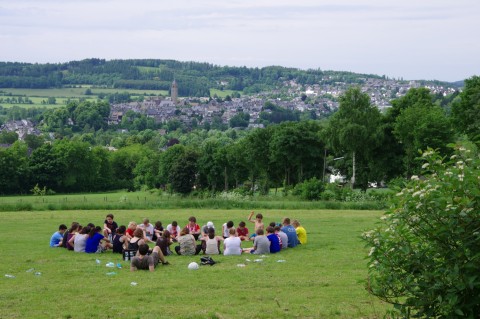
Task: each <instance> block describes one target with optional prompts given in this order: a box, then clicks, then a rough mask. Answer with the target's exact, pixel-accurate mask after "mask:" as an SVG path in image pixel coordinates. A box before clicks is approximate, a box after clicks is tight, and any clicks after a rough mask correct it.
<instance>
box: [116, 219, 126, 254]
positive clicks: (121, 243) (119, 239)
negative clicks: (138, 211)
mask: <svg viewBox="0 0 480 319" xmlns="http://www.w3.org/2000/svg"><path fill="white" fill-rule="evenodd" d="M126 230H127V229H126V227H125V226H124V225H122V226H120V227H118V228H117V231H116V232H115V235H113V241H112V246H113V249H112V251H113V252H114V253H117V254H122V253H123V250H124V249H125V247H126V246H127V242H128V240H127V236H126V235H125V232H126Z"/></svg>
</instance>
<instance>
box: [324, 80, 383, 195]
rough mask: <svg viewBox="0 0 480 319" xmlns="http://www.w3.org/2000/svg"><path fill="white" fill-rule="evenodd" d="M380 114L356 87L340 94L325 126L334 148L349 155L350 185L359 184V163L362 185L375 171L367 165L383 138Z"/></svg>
mask: <svg viewBox="0 0 480 319" xmlns="http://www.w3.org/2000/svg"><path fill="white" fill-rule="evenodd" d="M380 121H381V114H380V111H379V110H378V109H377V107H376V106H374V105H372V104H371V103H370V98H369V96H368V95H367V94H365V93H362V92H361V91H360V88H358V87H353V88H350V89H348V90H347V91H345V93H344V94H343V95H342V96H341V97H340V107H339V109H338V111H337V112H336V113H335V114H334V115H333V116H332V118H331V119H330V121H329V123H328V128H327V130H326V137H327V139H328V141H329V144H330V146H331V148H333V150H334V151H335V152H336V153H337V154H339V155H341V156H346V157H348V156H350V158H351V160H352V169H351V171H350V172H349V174H348V175H349V176H350V177H351V187H352V188H353V187H354V186H355V184H356V182H357V181H356V177H357V172H356V170H357V164H358V163H362V165H361V166H360V167H361V168H360V169H361V171H362V173H361V176H362V179H361V180H360V181H359V182H360V186H361V187H362V188H363V189H366V187H367V186H368V179H369V177H370V175H371V173H372V171H371V169H369V168H368V166H367V165H366V164H367V163H368V162H372V161H374V160H375V159H374V157H373V150H374V149H375V148H376V147H377V146H378V145H379V144H380V143H381V141H382V131H381V129H380Z"/></svg>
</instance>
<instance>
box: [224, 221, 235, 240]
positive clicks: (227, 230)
mask: <svg viewBox="0 0 480 319" xmlns="http://www.w3.org/2000/svg"><path fill="white" fill-rule="evenodd" d="M234 225H235V224H234V223H233V221H231V220H229V221H228V222H226V223H225V224H223V225H222V235H223V238H224V239H227V238H228V237H230V229H232V228H233V230H235V231H236V229H235V228H234V227H233V226H234Z"/></svg>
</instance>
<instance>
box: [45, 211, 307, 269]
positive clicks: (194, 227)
mask: <svg viewBox="0 0 480 319" xmlns="http://www.w3.org/2000/svg"><path fill="white" fill-rule="evenodd" d="M253 214H254V212H251V213H250V215H249V216H248V222H251V223H253V224H254V229H255V231H254V233H253V234H250V233H249V230H248V228H247V227H246V223H245V222H244V221H242V222H240V223H239V225H238V227H237V228H235V226H234V222H233V221H228V222H226V223H224V224H223V225H222V230H221V236H218V235H217V233H216V229H215V225H214V224H213V222H211V221H209V222H207V223H206V224H205V225H204V226H203V227H200V225H198V224H197V220H196V218H195V217H194V216H192V217H190V218H189V219H188V223H187V224H186V226H185V227H183V228H181V227H180V226H179V225H178V223H177V221H173V222H172V223H171V224H169V225H168V226H167V227H166V228H164V227H163V225H162V222H160V221H157V222H156V223H155V224H154V225H152V224H150V221H149V219H148V218H145V219H144V220H143V222H142V223H141V224H138V225H137V223H136V222H133V221H132V222H130V223H129V224H128V226H127V227H125V226H124V225H121V226H118V224H117V223H116V222H115V221H114V216H113V214H108V215H107V216H106V218H105V221H104V224H103V227H101V226H95V225H94V224H88V225H87V226H81V225H80V224H79V223H78V222H73V223H72V225H71V227H70V228H69V229H67V226H66V225H64V224H62V225H60V227H59V230H58V231H57V232H55V233H54V234H53V235H52V237H51V240H50V246H51V247H64V248H67V249H69V250H73V251H75V252H85V253H101V252H104V251H107V250H112V251H113V252H114V253H120V254H124V253H125V252H126V251H129V252H134V253H135V257H133V258H132V260H131V270H137V269H149V270H151V271H153V270H154V269H155V267H156V266H157V265H158V264H159V263H160V262H162V264H168V262H167V261H166V260H165V256H169V255H171V254H172V250H171V248H170V247H171V246H172V245H173V244H174V243H175V244H176V245H174V249H173V251H175V252H176V253H177V254H178V255H197V254H199V253H200V252H203V254H205V255H218V254H221V253H222V248H223V255H241V254H242V253H252V254H268V253H277V252H279V251H280V250H282V249H286V248H288V247H290V248H292V247H295V246H297V245H299V244H303V245H304V244H306V243H307V232H306V230H305V228H304V227H302V226H301V225H300V222H298V220H293V221H292V222H291V221H290V219H289V218H284V219H283V221H282V224H279V223H275V222H272V223H270V224H269V225H268V226H267V227H265V225H264V223H263V216H262V214H257V215H256V217H255V219H252V218H253ZM244 241H253V246H252V247H249V248H242V242H244ZM222 242H223V247H222V245H221V243H222ZM149 243H155V247H154V248H153V249H150V246H149Z"/></svg>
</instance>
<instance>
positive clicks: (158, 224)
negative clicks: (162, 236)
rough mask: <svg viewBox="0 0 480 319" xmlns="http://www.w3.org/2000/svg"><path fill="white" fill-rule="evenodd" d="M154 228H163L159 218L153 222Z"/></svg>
mask: <svg viewBox="0 0 480 319" xmlns="http://www.w3.org/2000/svg"><path fill="white" fill-rule="evenodd" d="M155 228H156V229H160V228H163V227H162V222H161V221H159V220H157V221H156V222H155Z"/></svg>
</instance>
